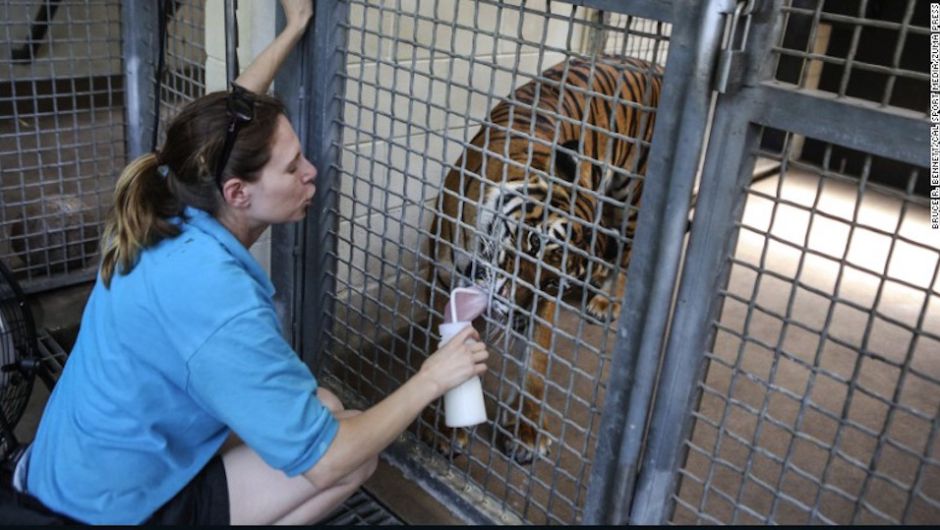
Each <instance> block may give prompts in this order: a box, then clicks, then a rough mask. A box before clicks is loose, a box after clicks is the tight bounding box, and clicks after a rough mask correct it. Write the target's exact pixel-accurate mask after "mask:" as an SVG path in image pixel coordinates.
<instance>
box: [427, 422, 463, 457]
mask: <svg viewBox="0 0 940 530" xmlns="http://www.w3.org/2000/svg"><path fill="white" fill-rule="evenodd" d="M422 438H423V439H424V442H425V443H427V444H428V445H430V446H431V447H433V448H434V449H435V450H436V451H437V452H438V453H440V454H442V455H444V456H449V457H457V456H460V455H462V454H464V453H465V452H466V451H467V446H469V445H470V433H469V432H468V431H467V430H466V429H450V428H447V427H444V428H442V429H441V431H440V432H435V433H430V432H427V431H426V432H425V436H423V437H422Z"/></svg>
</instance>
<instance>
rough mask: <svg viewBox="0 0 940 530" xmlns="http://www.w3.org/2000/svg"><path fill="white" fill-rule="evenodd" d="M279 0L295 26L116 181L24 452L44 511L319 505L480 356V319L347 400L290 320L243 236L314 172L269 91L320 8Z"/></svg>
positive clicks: (250, 239) (295, 518)
mask: <svg viewBox="0 0 940 530" xmlns="http://www.w3.org/2000/svg"><path fill="white" fill-rule="evenodd" d="M282 5H283V6H284V9H285V12H286V15H287V21H288V22H287V27H286V29H285V30H284V31H283V32H282V33H281V34H280V35H279V36H278V37H277V39H275V41H274V42H272V43H271V44H270V45H269V46H268V48H267V49H266V50H265V51H264V52H263V53H262V54H261V55H260V56H259V57H258V58H257V59H256V60H255V62H254V63H253V64H252V65H251V66H249V68H248V69H247V70H246V71H245V72H244V73H243V74H242V75H241V76H240V77H239V78H238V79H237V80H236V85H238V86H240V87H243V88H244V89H245V90H242V89H240V88H238V87H236V88H234V89H233V91H232V92H231V93H228V94H225V93H216V94H210V95H207V96H205V97H203V98H200V99H199V100H197V101H194V102H192V103H191V104H189V105H188V106H187V107H186V108H184V109H183V110H182V111H181V113H180V114H179V116H177V117H176V119H175V120H174V121H173V122H172V124H171V125H170V126H169V128H168V130H167V140H166V143H165V145H164V146H163V148H162V149H161V150H160V151H159V152H158V153H154V154H148V155H145V156H143V157H141V158H139V159H137V160H135V161H133V162H132V163H131V164H129V165H128V167H127V168H126V169H125V170H124V172H123V173H122V175H121V177H120V179H119V180H118V183H117V187H116V190H115V206H114V211H113V212H112V214H111V217H110V218H109V220H108V223H107V226H106V232H105V239H104V241H105V242H106V243H105V245H104V246H103V258H102V265H101V270H100V274H99V277H98V281H97V283H96V285H95V287H94V289H93V291H92V294H91V297H90V298H89V300H88V303H87V306H86V307H85V312H84V314H83V317H82V323H81V330H80V332H79V336H78V339H77V341H76V344H75V347H74V349H73V352H72V354H71V356H70V358H69V362H68V364H67V366H66V369H65V371H64V373H63V374H62V377H61V379H60V380H59V382H58V384H57V385H56V388H55V391H54V392H53V394H52V396H51V397H50V399H49V402H48V404H47V406H46V410H45V412H44V415H43V418H42V421H41V423H40V426H39V429H38V432H37V435H36V438H35V440H34V442H33V444H32V445H31V447H30V450H29V453H28V455H27V456H26V457H24V460H23V461H22V462H21V466H20V467H21V469H20V471H25V472H26V478H25V481H21V484H20V485H21V487H22V486H23V485H25V486H26V490H27V491H28V493H29V494H30V495H32V496H33V497H34V498H35V499H38V500H39V501H40V502H41V503H42V504H43V505H44V506H45V507H46V508H47V509H48V510H51V511H53V512H55V513H59V514H62V515H64V516H67V517H69V518H72V519H75V520H78V521H81V522H88V523H134V524H136V523H155V524H229V523H231V524H271V523H288V524H289V523H311V522H314V521H316V520H318V519H320V518H321V517H323V516H324V515H327V514H328V513H329V512H330V511H331V510H332V509H333V508H335V507H336V506H338V505H339V504H340V503H341V502H342V501H343V500H344V499H345V498H346V497H347V496H349V495H350V494H351V493H352V492H353V491H355V490H356V489H357V488H358V487H359V486H360V485H361V484H362V483H363V482H364V481H365V480H366V479H367V478H368V477H369V476H370V475H371V474H372V472H373V471H374V470H375V466H376V462H377V455H378V453H379V452H380V451H381V450H382V449H384V448H385V447H386V446H387V445H388V444H390V443H391V442H392V441H393V440H394V439H395V438H396V437H397V436H398V435H399V434H400V433H401V432H402V431H404V429H405V428H407V426H408V425H409V424H410V423H411V422H412V421H414V419H415V418H416V417H417V415H418V414H419V413H420V412H421V410H422V409H423V408H425V407H426V406H427V405H428V404H429V403H430V402H431V401H433V400H434V399H436V398H438V397H439V396H441V395H442V394H443V393H444V392H445V391H446V390H448V389H450V388H453V387H455V386H457V385H458V384H460V383H462V382H463V381H465V380H467V379H468V378H470V377H471V376H472V375H475V374H480V373H483V371H485V369H486V367H485V364H484V361H485V359H486V357H487V352H486V350H485V348H484V347H483V345H482V344H481V343H479V342H476V340H471V339H478V338H479V337H478V336H477V335H476V332H474V331H473V330H472V329H468V330H466V331H465V332H464V333H462V334H460V335H458V336H457V337H456V338H455V339H454V340H452V341H451V342H449V343H448V344H446V345H445V346H444V347H442V348H441V349H440V350H439V351H437V352H436V353H434V354H433V355H431V356H430V357H429V358H428V359H427V361H426V362H425V363H424V364H423V365H422V367H421V369H420V371H419V372H418V373H417V374H416V375H415V376H414V377H413V378H411V379H410V380H408V381H407V382H406V383H405V384H404V385H403V386H402V387H401V388H399V389H398V390H397V391H395V392H394V393H392V394H391V395H389V396H388V397H387V398H386V399H385V400H383V401H381V402H380V403H378V404H377V405H375V406H374V407H372V408H370V409H368V410H366V411H364V412H359V411H350V410H343V406H342V404H341V403H340V402H339V400H338V399H337V398H336V396H334V395H333V394H331V393H330V392H328V391H326V390H324V389H322V388H318V387H317V383H316V380H315V379H314V377H313V375H312V374H311V373H310V371H309V370H308V368H307V367H306V366H305V365H304V364H303V363H302V362H301V361H300V360H299V359H298V358H297V356H296V355H295V354H294V352H293V351H292V350H291V349H290V347H289V345H288V344H287V343H285V341H284V340H283V338H282V337H281V335H280V326H279V324H278V322H277V319H276V317H275V312H274V306H273V303H272V300H271V296H272V293H273V287H272V285H271V283H270V281H269V280H268V278H267V277H266V275H265V273H264V272H263V271H262V270H261V268H260V267H259V266H258V264H257V262H255V261H254V259H253V258H252V257H251V255H250V253H249V252H248V248H249V247H250V246H251V245H252V244H253V243H254V242H255V241H256V240H257V239H258V237H259V236H260V235H261V234H262V232H263V231H264V230H265V229H266V228H267V227H268V226H270V225H271V224H275V223H284V222H291V221H297V220H300V219H302V218H303V217H304V215H305V213H306V209H307V207H308V206H309V204H310V201H311V199H312V197H313V195H314V193H315V191H316V188H315V186H314V182H315V180H316V175H317V170H316V168H314V167H313V165H312V164H310V162H309V161H307V159H306V158H305V157H304V155H303V153H302V152H301V146H300V142H299V141H298V139H297V135H296V134H295V132H294V130H293V128H292V127H291V125H290V123H289V122H288V120H287V118H286V117H285V115H284V107H283V106H282V104H281V103H280V102H278V101H277V100H276V99H274V98H271V97H267V96H264V95H262V94H263V93H264V92H265V91H266V90H267V88H268V85H269V84H270V82H271V80H272V78H273V76H274V73H275V72H276V70H277V68H278V67H279V66H280V65H281V63H282V62H283V60H284V58H285V57H286V55H287V53H288V52H289V51H290V49H291V48H292V47H293V46H294V44H295V43H296V42H297V40H298V39H299V37H300V35H301V34H302V33H303V31H304V30H305V28H306V25H307V22H308V20H309V18H310V15H311V5H310V0H300V1H295V2H289V1H287V0H282ZM232 433H234V434H235V435H237V437H235V436H230V435H231V434H232ZM226 440H228V442H227V443H226ZM241 440H244V443H241Z"/></svg>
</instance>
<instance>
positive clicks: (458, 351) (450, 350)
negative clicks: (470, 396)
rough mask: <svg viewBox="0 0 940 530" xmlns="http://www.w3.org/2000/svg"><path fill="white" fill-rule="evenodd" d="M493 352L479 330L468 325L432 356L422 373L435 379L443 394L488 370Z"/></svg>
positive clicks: (434, 382)
mask: <svg viewBox="0 0 940 530" xmlns="http://www.w3.org/2000/svg"><path fill="white" fill-rule="evenodd" d="M489 355H490V354H489V352H487V351H486V345H485V344H483V343H482V342H480V335H479V333H477V330H475V329H473V327H472V326H467V328H466V329H464V330H461V331H460V333H458V334H457V335H455V336H454V338H453V339H451V340H450V341H449V342H448V343H446V344H444V345H443V346H441V348H440V349H439V350H437V351H436V352H434V354H433V355H431V356H430V357H428V358H427V360H425V361H424V364H422V365H421V370H420V371H419V372H418V375H419V376H423V377H424V378H425V379H426V380H427V381H429V382H430V383H432V384H433V385H434V387H435V388H436V390H437V393H436V394H437V396H438V397H440V396H442V395H443V394H444V393H445V392H447V391H448V390H450V389H452V388H454V387H456V386H458V385H460V384H461V383H463V382H464V381H466V380H468V379H470V378H471V377H473V376H475V375H480V374H482V373H484V372H486V364H485V361H486V359H487V358H488V357H489Z"/></svg>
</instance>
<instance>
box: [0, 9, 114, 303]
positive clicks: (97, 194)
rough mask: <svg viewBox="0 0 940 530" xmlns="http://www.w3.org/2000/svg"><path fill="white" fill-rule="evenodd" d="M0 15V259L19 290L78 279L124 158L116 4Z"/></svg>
mask: <svg viewBox="0 0 940 530" xmlns="http://www.w3.org/2000/svg"><path fill="white" fill-rule="evenodd" d="M0 12H2V16H0V20H2V22H0V28H2V29H0V31H2V37H0V39H2V41H0V232H2V233H3V237H2V238H0V259H2V260H3V261H4V262H6V263H7V264H8V265H9V266H10V268H11V269H12V270H13V272H14V274H15V275H16V276H17V277H18V278H19V279H20V281H21V283H22V284H23V287H24V288H25V289H27V290H38V289H43V288H48V287H52V286H55V285H62V284H67V283H72V282H76V281H81V280H84V279H87V278H89V277H90V276H91V275H92V274H93V272H94V268H95V265H96V262H97V247H98V237H99V233H100V227H101V224H102V221H103V218H104V216H105V214H106V212H107V209H108V206H109V201H110V196H111V189H112V187H113V182H114V178H115V175H116V174H117V172H118V171H120V168H121V167H122V166H123V164H124V138H123V122H124V118H123V114H122V111H123V108H122V107H123V78H122V61H121V31H120V16H121V5H120V2H119V1H118V0H86V1H83V2H53V1H41V0H29V1H16V0H7V1H5V2H3V3H2V4H0Z"/></svg>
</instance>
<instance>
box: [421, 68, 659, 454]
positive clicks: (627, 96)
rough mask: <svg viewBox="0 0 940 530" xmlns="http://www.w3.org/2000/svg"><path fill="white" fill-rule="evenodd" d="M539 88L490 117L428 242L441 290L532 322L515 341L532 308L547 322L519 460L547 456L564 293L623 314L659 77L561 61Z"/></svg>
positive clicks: (459, 167) (534, 358)
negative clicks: (555, 325)
mask: <svg viewBox="0 0 940 530" xmlns="http://www.w3.org/2000/svg"><path fill="white" fill-rule="evenodd" d="M541 78H542V79H537V80H533V81H531V82H529V83H527V84H525V85H523V86H521V87H519V88H518V89H517V90H515V91H514V93H513V95H512V98H510V99H509V100H504V101H502V102H500V103H499V104H498V105H496V106H495V107H494V108H493V109H492V110H491V112H490V113H489V117H488V119H487V121H486V122H485V123H484V124H483V126H482V128H481V129H480V131H479V132H478V133H477V134H476V135H475V136H474V138H473V140H472V141H471V142H470V144H469V145H468V146H467V147H466V149H465V150H464V153H463V155H462V156H461V157H460V159H459V160H458V161H457V163H456V164H455V166H454V168H453V169H452V170H451V171H450V172H449V173H448V174H447V176H446V177H445V179H444V186H443V190H442V192H441V196H440V197H439V202H438V215H437V216H436V217H435V219H434V222H433V225H432V235H439V240H437V239H432V243H431V245H432V248H431V256H432V258H433V259H434V261H435V264H436V271H437V274H438V276H439V285H445V286H446V285H456V284H459V283H468V282H474V283H477V284H480V285H481V286H482V287H483V288H484V289H486V290H488V291H489V292H493V293H495V296H494V300H493V304H492V307H491V309H492V310H495V313H496V314H497V315H498V316H502V317H506V318H507V324H508V317H509V315H510V314H512V313H516V314H519V315H525V316H526V318H523V319H516V321H515V325H514V327H515V328H516V329H517V330H519V331H525V329H526V328H527V326H528V325H529V322H528V320H529V319H528V318H527V316H528V315H530V314H531V312H532V310H534V311H535V312H536V313H537V314H538V316H539V318H538V319H536V322H537V323H536V328H535V329H534V330H533V335H532V336H533V338H534V340H535V341H536V342H537V343H538V345H537V346H533V347H531V348H530V352H529V354H528V355H529V363H527V366H528V369H529V370H530V372H532V373H529V374H527V376H526V382H525V385H524V392H523V395H524V398H517V399H523V403H521V410H522V413H523V416H524V417H525V418H526V419H525V420H524V421H519V422H518V425H516V422H517V421H518V420H509V422H508V423H509V424H508V425H507V427H509V428H510V429H512V428H515V427H516V426H518V429H519V431H518V435H517V436H518V441H519V442H521V447H520V446H519V444H517V443H515V442H513V443H514V447H513V448H511V450H513V451H515V456H516V459H517V460H520V461H525V460H530V459H531V458H532V456H533V455H532V451H537V452H539V453H544V452H547V450H548V445H547V442H541V443H540V445H538V446H537V445H536V438H537V434H538V432H537V431H538V430H539V429H540V428H541V425H540V423H539V420H538V418H539V416H540V415H539V401H540V400H541V399H542V398H543V397H544V388H543V384H544V383H543V381H544V375H545V368H546V365H547V353H546V352H548V351H549V347H550V339H551V326H550V323H551V322H552V320H553V319H554V315H555V313H556V311H555V304H556V301H557V298H558V296H559V294H560V293H561V292H563V291H564V290H565V289H566V288H571V287H581V288H586V287H589V286H590V288H591V289H592V290H593V291H594V292H597V294H596V295H595V296H594V297H593V298H592V299H591V301H590V302H589V306H588V308H587V311H588V312H589V313H591V314H592V315H593V316H595V317H596V318H601V319H603V318H605V317H606V318H611V317H613V318H616V315H617V313H618V312H619V302H618V301H619V300H620V299H621V298H622V294H623V289H624V285H625V277H624V275H623V271H625V270H626V268H627V264H628V262H629V259H630V251H629V248H622V249H620V248H618V245H617V240H618V239H622V238H627V241H630V240H632V237H633V233H634V231H635V229H636V218H637V214H638V206H639V201H640V193H641V191H642V176H643V175H645V173H646V166H647V159H648V156H649V144H650V142H651V141H652V137H653V126H654V123H655V107H656V106H657V105H658V103H659V94H660V91H661V83H662V69H661V67H659V66H658V65H656V64H653V63H649V62H646V61H642V60H639V59H635V58H623V57H610V56H604V57H600V58H598V59H597V60H596V61H595V62H594V63H593V64H592V62H590V61H588V60H582V59H570V60H568V61H563V62H561V63H559V64H557V65H555V66H553V67H551V68H549V69H548V70H546V71H545V72H543V73H542V75H541ZM438 231H439V232H438ZM596 258H601V260H597V259H596ZM618 258H619V259H618ZM615 262H616V263H615ZM605 263H606V264H605ZM454 275H457V276H458V277H460V278H459V279H458V278H453V276H454ZM452 282H453V283H452ZM598 291H600V292H598ZM611 300H613V301H615V302H613V305H612V306H609V305H610V302H609V301H611ZM533 306H535V307H533ZM513 308H516V309H515V310H514V309H513ZM545 323H549V324H545ZM543 343H544V344H543ZM511 410H519V408H517V407H516V406H512V407H511ZM510 432H512V431H510ZM545 439H546V438H545V437H543V440H545Z"/></svg>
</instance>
